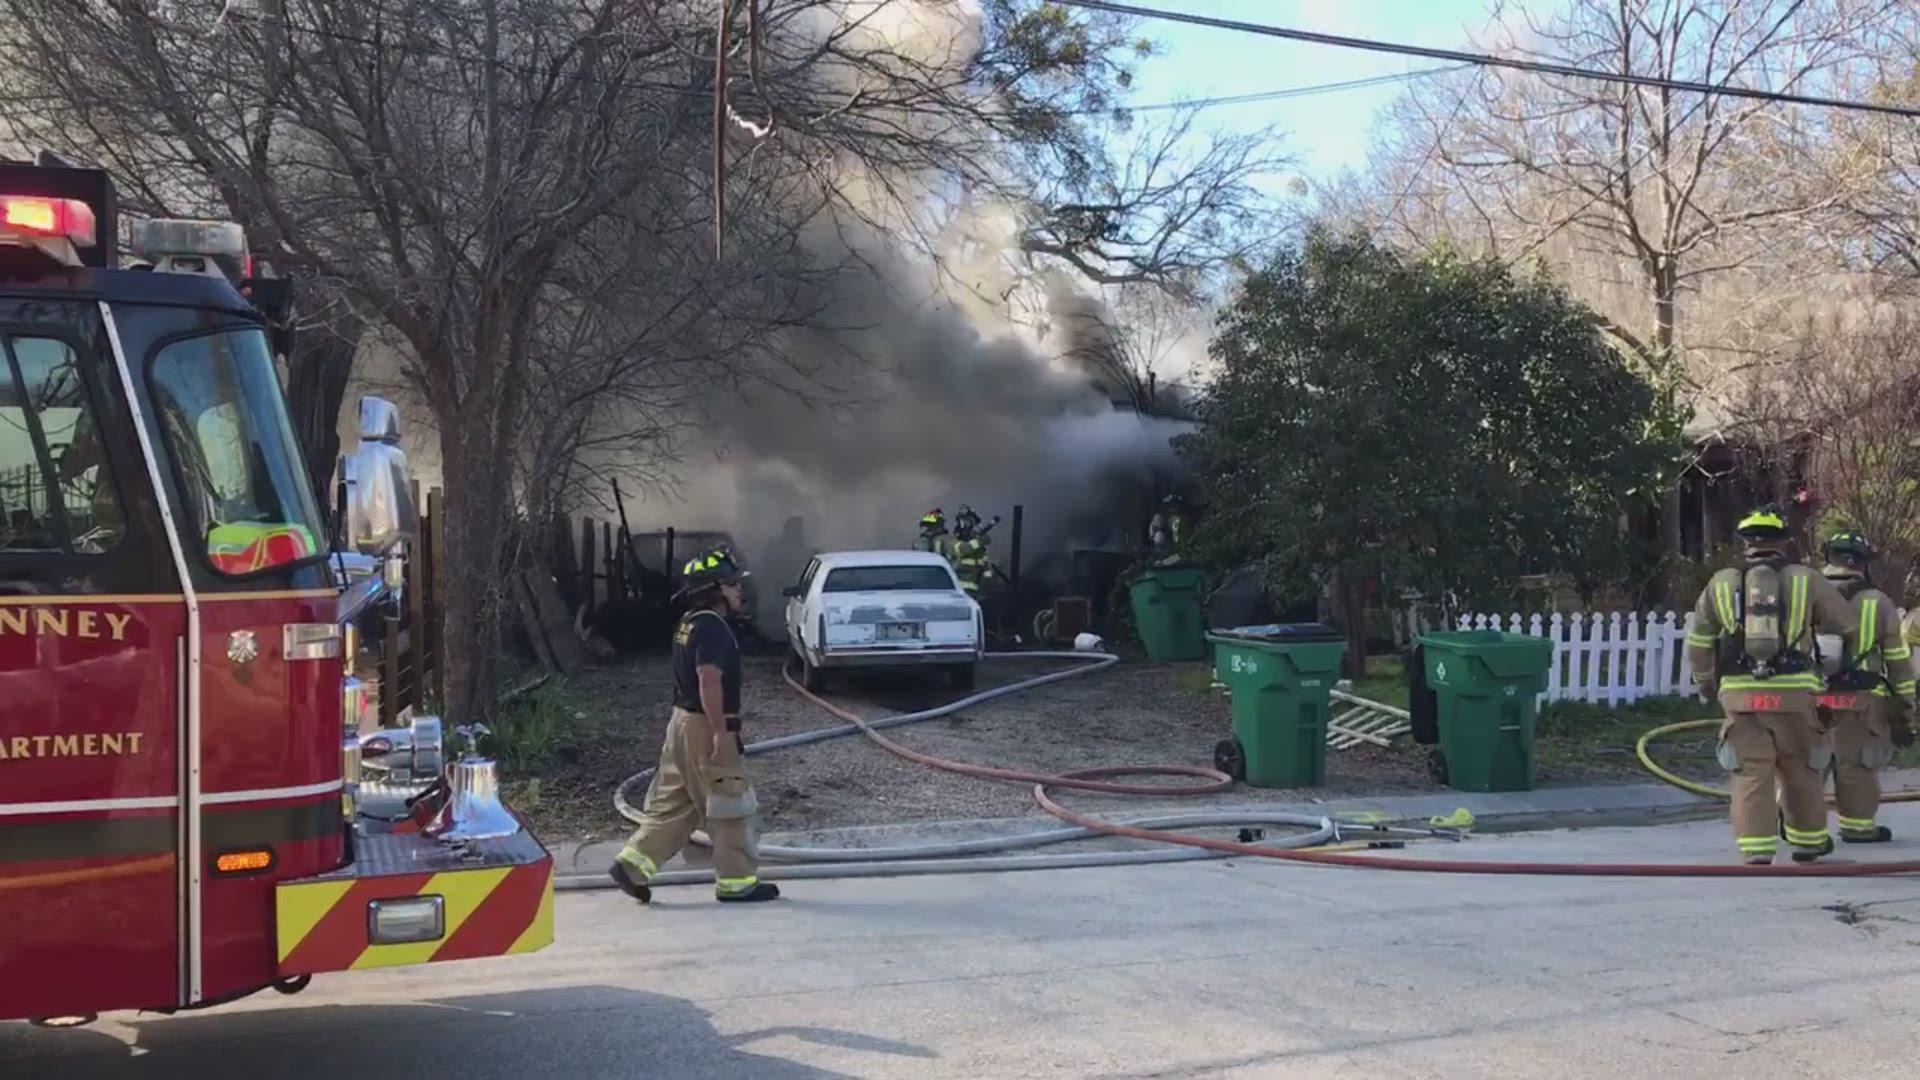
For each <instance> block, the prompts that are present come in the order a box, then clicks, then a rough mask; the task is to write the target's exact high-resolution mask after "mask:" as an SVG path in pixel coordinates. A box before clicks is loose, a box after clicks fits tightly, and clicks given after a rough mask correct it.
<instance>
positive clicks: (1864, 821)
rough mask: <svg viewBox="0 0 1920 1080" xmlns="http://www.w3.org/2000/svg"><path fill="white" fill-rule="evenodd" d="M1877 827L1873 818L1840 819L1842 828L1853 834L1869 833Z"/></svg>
mask: <svg viewBox="0 0 1920 1080" xmlns="http://www.w3.org/2000/svg"><path fill="white" fill-rule="evenodd" d="M1875 825H1876V822H1875V821H1874V820H1873V819H1872V818H1857V817H1843V818H1841V819H1840V827H1841V828H1843V829H1847V830H1849V831H1851V832H1867V831H1869V830H1871V829H1873V828H1874V827H1875Z"/></svg>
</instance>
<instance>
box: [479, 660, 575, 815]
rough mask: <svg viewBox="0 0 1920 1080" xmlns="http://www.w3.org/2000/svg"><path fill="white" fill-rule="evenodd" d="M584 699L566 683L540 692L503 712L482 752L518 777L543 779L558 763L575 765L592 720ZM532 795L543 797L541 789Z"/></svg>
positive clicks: (557, 680)
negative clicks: (579, 738) (582, 727)
mask: <svg viewBox="0 0 1920 1080" xmlns="http://www.w3.org/2000/svg"><path fill="white" fill-rule="evenodd" d="M578 698H579V695H578V694H576V693H574V692H573V691H572V688H571V687H570V686H569V685H568V683H567V680H566V679H564V678H555V679H552V680H550V681H548V682H547V683H545V684H543V685H541V686H539V687H536V688H535V689H533V690H531V691H529V692H527V693H526V694H524V695H522V696H521V697H519V698H518V699H516V700H514V701H513V702H511V703H509V704H507V705H506V706H505V707H503V708H502V709H501V710H500V713H499V716H498V718H497V720H496V722H495V724H494V727H493V731H492V733H491V734H489V735H488V736H487V737H486V738H485V739H484V740H482V750H483V751H484V752H485V753H488V754H491V755H492V756H493V757H494V758H495V759H496V760H498V761H499V762H500V768H501V771H502V772H503V773H505V775H507V776H510V777H517V778H537V777H538V776H539V775H540V774H541V773H543V772H545V771H546V770H548V769H550V768H552V767H553V765H554V763H555V762H556V761H562V760H567V761H570V760H572V759H573V757H575V756H577V755H578V753H579V747H578V743H577V741H576V736H577V733H578V731H579V729H580V725H581V724H583V723H585V722H586V721H587V720H589V716H588V713H587V711H586V707H585V706H586V703H585V702H584V701H581V700H578ZM534 782H535V783H536V784H537V783H538V781H537V779H536V780H535V781H534ZM532 794H533V797H534V798H535V799H537V798H538V797H539V795H538V788H537V787H536V788H535V789H534V791H533V793H532Z"/></svg>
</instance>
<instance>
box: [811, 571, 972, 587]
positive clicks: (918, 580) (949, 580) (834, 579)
mask: <svg viewBox="0 0 1920 1080" xmlns="http://www.w3.org/2000/svg"><path fill="white" fill-rule="evenodd" d="M955 588H956V586H955V585H954V583H953V575H952V574H951V573H949V572H948V571H947V568H946V567H944V566H843V567H840V568H838V569H835V570H829V571H827V580H826V582H825V583H824V584H822V585H821V586H820V591H821V592H952V591H954V589H955Z"/></svg>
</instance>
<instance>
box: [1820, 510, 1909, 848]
mask: <svg viewBox="0 0 1920 1080" xmlns="http://www.w3.org/2000/svg"><path fill="white" fill-rule="evenodd" d="M1823 555H1824V561H1825V562H1826V566H1825V568H1824V569H1822V571H1821V573H1822V574H1824V575H1825V576H1826V578H1827V580H1828V581H1831V582H1833V585H1834V588H1836V589H1838V590H1839V592H1840V595H1842V596H1844V597H1846V598H1847V599H1848V601H1849V602H1850V603H1851V604H1852V605H1853V613H1854V617H1855V619H1856V620H1857V621H1858V623H1859V627H1860V630H1859V633H1860V638H1859V641H1858V643H1857V644H1856V646H1855V648H1854V649H1853V650H1852V651H1843V652H1842V653H1841V655H1840V657H1839V658H1838V659H1839V665H1838V667H1839V670H1838V671H1836V672H1835V673H1834V674H1832V675H1831V676H1829V677H1828V679H1827V693H1826V694H1825V695H1823V696H1822V697H1821V699H1820V703H1821V705H1823V706H1825V707H1826V709H1827V713H1828V715H1829V716H1830V717H1831V718H1832V719H1831V722H1830V725H1829V727H1828V732H1829V734H1830V735H1831V736H1832V738H1833V801H1834V808H1835V809H1836V810H1837V811H1838V812H1839V817H1840V839H1842V840H1845V841H1848V842H1849V843H1855V844H1873V843H1884V842H1885V841H1888V840H1891V839H1893V830H1892V829H1889V828H1887V827H1886V826H1885V825H1882V824H1880V823H1879V822H1877V821H1876V820H1875V819H1874V816H1875V815H1876V814H1877V813H1878V812H1879V809H1880V776H1879V772H1880V770H1881V769H1884V768H1886V767H1887V765H1888V764H1889V763H1890V762H1891V761H1892V760H1893V754H1894V748H1895V747H1896V746H1911V745H1912V744H1913V728H1912V727H1911V723H1910V721H1911V717H1912V715H1913V693H1914V685H1913V684H1914V676H1913V648H1912V646H1910V645H1908V644H1907V642H1906V640H1905V638H1903V637H1902V635H1901V627H1900V609H1899V607H1898V606H1897V605H1895V604H1894V602H1893V598H1892V597H1890V596H1888V595H1887V594H1886V593H1884V592H1882V591H1880V590H1879V589H1877V588H1875V587H1874V584H1873V576H1872V562H1873V558H1874V550H1873V545H1872V543H1870V542H1869V541H1868V540H1867V538H1866V536H1864V535H1862V534H1861V533H1859V532H1856V531H1853V530H1851V529H1843V530H1841V531H1840V532H1837V533H1835V534H1834V535H1833V537H1832V538H1831V539H1829V540H1828V541H1827V544H1826V548H1825V551H1824V553H1823Z"/></svg>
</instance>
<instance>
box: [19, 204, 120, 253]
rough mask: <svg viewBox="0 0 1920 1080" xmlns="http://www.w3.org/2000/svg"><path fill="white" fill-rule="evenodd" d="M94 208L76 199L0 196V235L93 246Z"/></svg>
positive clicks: (94, 237)
mask: <svg viewBox="0 0 1920 1080" xmlns="http://www.w3.org/2000/svg"><path fill="white" fill-rule="evenodd" d="M94 230H95V225H94V218H93V207H91V206H88V205H87V204H86V203H83V202H81V201H80V200H79V199H49V198H44V197H42V196H39V195H0V232H13V233H25V234H28V235H32V236H42V237H50V238H55V239H61V240H68V241H71V242H72V243H73V245H74V246H75V247H92V246H94V243H95V242H96V239H97V238H96V235H95V231H94Z"/></svg>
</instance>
